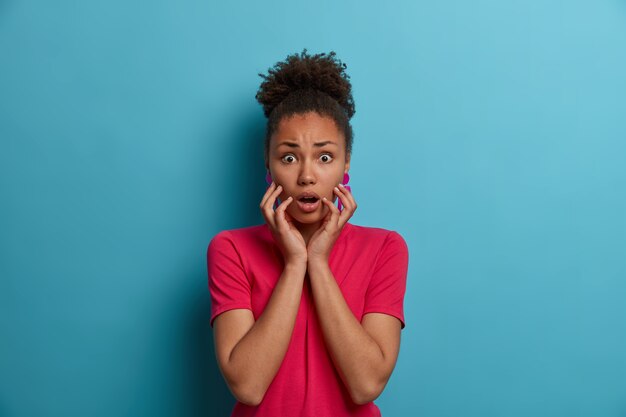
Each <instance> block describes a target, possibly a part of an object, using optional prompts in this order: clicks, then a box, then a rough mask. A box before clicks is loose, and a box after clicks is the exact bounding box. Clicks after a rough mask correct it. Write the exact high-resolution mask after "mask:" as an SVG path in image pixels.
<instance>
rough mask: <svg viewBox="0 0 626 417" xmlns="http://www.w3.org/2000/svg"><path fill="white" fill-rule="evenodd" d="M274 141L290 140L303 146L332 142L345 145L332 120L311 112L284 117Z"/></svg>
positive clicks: (276, 142) (273, 136)
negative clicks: (310, 143)
mask: <svg viewBox="0 0 626 417" xmlns="http://www.w3.org/2000/svg"><path fill="white" fill-rule="evenodd" d="M272 139H273V141H274V143H275V144H278V143H279V142H280V141H283V140H288V141H293V142H298V143H302V144H307V143H309V142H319V141H330V142H335V143H337V144H338V145H340V144H342V143H343V134H342V133H341V131H340V130H339V129H338V128H337V124H336V123H335V121H334V120H333V119H332V118H330V117H328V116H321V115H320V114H318V113H316V112H309V113H304V114H295V115H292V116H288V117H283V118H282V119H281V121H280V122H279V123H278V126H277V128H276V131H275V132H274V134H273V135H272Z"/></svg>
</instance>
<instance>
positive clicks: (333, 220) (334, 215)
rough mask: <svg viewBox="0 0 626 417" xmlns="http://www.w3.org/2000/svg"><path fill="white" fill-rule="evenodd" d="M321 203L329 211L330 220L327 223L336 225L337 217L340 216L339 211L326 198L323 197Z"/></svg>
mask: <svg viewBox="0 0 626 417" xmlns="http://www.w3.org/2000/svg"><path fill="white" fill-rule="evenodd" d="M322 201H323V202H324V204H326V206H327V207H328V210H330V213H329V214H330V218H329V219H328V222H330V223H332V224H333V225H336V224H338V220H339V215H340V214H341V212H340V211H339V209H338V208H337V206H335V205H334V204H333V202H332V201H330V200H329V199H327V198H326V197H324V198H323V199H322Z"/></svg>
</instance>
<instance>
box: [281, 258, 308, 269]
mask: <svg viewBox="0 0 626 417" xmlns="http://www.w3.org/2000/svg"><path fill="white" fill-rule="evenodd" d="M306 267H307V258H302V257H300V258H290V259H287V260H286V261H285V269H293V270H295V271H298V270H302V269H304V270H306Z"/></svg>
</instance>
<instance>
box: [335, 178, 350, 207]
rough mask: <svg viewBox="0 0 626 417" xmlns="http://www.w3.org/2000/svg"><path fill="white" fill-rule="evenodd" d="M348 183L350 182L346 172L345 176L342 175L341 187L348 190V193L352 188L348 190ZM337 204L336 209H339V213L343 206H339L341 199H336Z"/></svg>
mask: <svg viewBox="0 0 626 417" xmlns="http://www.w3.org/2000/svg"><path fill="white" fill-rule="evenodd" d="M348 182H350V175H348V173H347V172H346V173H345V174H343V181H342V182H341V183H342V184H343V186H344V187H345V189H346V190H348V192H350V193H351V192H352V188H350V186H349V185H348ZM338 200H339V201H338V203H337V208H338V209H339V211H342V210H343V205H342V204H341V199H340V198H339V199H338Z"/></svg>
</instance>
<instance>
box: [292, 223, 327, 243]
mask: <svg viewBox="0 0 626 417" xmlns="http://www.w3.org/2000/svg"><path fill="white" fill-rule="evenodd" d="M294 223H295V225H296V228H297V229H298V231H299V232H300V234H301V235H302V237H303V238H304V243H305V244H306V245H308V244H309V240H311V236H313V234H315V232H316V231H317V229H319V228H320V226H321V225H322V222H321V221H319V222H316V223H298V222H295V221H294Z"/></svg>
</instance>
